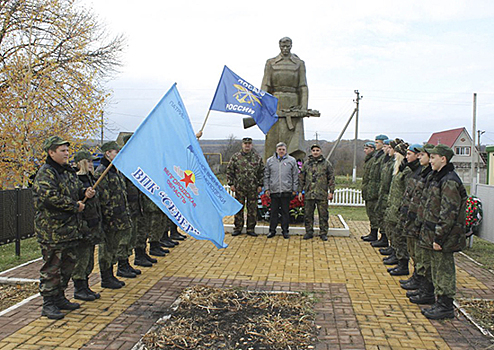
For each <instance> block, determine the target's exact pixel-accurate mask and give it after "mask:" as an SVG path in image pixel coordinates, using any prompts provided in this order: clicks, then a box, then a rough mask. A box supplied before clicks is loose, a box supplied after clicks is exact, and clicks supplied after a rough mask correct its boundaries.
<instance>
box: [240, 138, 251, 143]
mask: <svg viewBox="0 0 494 350" xmlns="http://www.w3.org/2000/svg"><path fill="white" fill-rule="evenodd" d="M242 142H243V143H252V137H244V138H243V139H242Z"/></svg>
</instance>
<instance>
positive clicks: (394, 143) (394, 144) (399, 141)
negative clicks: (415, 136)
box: [389, 138, 403, 148]
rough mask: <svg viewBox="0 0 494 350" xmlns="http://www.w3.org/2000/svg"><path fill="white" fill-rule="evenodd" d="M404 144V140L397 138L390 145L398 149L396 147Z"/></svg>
mask: <svg viewBox="0 0 494 350" xmlns="http://www.w3.org/2000/svg"><path fill="white" fill-rule="evenodd" d="M402 142H403V140H402V139H400V138H396V139H394V140H391V141H389V145H390V146H391V147H393V148H395V147H396V145H398V144H400V143H402Z"/></svg>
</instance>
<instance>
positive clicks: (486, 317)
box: [457, 299, 494, 333]
mask: <svg viewBox="0 0 494 350" xmlns="http://www.w3.org/2000/svg"><path fill="white" fill-rule="evenodd" d="M457 302H458V303H459V304H460V306H461V307H462V308H463V309H465V311H466V312H468V313H469V314H470V316H472V317H473V318H474V319H475V320H476V321H477V322H478V323H479V324H480V325H481V326H482V327H484V328H485V329H487V330H488V331H490V332H491V333H492V332H493V331H494V300H485V299H458V300H457Z"/></svg>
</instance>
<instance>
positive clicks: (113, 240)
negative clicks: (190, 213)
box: [96, 141, 136, 289]
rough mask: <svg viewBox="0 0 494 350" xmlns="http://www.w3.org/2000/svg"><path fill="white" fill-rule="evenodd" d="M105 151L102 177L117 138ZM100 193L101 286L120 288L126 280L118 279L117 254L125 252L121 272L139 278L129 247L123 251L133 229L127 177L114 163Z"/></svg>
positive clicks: (99, 170) (98, 172)
mask: <svg viewBox="0 0 494 350" xmlns="http://www.w3.org/2000/svg"><path fill="white" fill-rule="evenodd" d="M101 150H102V151H103V154H104V157H103V158H102V159H101V164H100V165H99V166H98V168H97V169H96V176H97V177H100V176H101V175H102V174H103V172H104V171H105V170H106V169H107V168H108V167H109V166H110V163H111V162H112V161H113V159H114V158H115V157H116V156H117V154H118V151H119V150H120V146H119V145H118V144H117V143H116V142H115V141H109V142H106V143H104V144H103V145H102V146H101ZM98 192H99V193H100V203H101V214H102V217H103V221H102V223H103V232H104V234H103V239H102V242H101V243H100V245H99V250H98V255H99V266H100V273H101V286H102V287H103V288H110V289H118V288H122V287H123V286H124V285H125V282H123V281H120V280H118V279H117V278H116V277H115V276H114V274H113V265H114V264H115V262H116V261H117V254H119V253H120V254H123V255H124V256H122V255H120V256H119V260H118V267H119V272H120V274H119V275H120V276H122V275H123V272H125V276H122V277H130V278H132V277H136V274H135V273H133V272H132V271H131V270H130V265H128V256H127V250H124V249H121V250H119V244H120V241H121V240H122V239H126V237H129V236H130V234H131V233H130V232H131V229H132V222H131V219H130V213H129V206H128V203H127V190H126V188H125V180H124V176H123V175H122V174H121V173H120V172H119V171H118V170H117V169H116V168H115V167H114V166H111V167H110V169H109V171H108V172H107V174H106V175H105V176H104V177H103V178H102V180H101V182H100V184H99V187H98ZM123 257H125V260H123Z"/></svg>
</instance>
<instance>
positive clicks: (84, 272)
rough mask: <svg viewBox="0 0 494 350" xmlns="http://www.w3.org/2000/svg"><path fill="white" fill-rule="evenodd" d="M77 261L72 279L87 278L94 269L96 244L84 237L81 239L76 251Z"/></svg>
mask: <svg viewBox="0 0 494 350" xmlns="http://www.w3.org/2000/svg"><path fill="white" fill-rule="evenodd" d="M75 255H76V262H75V266H74V271H73V272H72V279H74V280H85V279H86V278H88V277H89V275H90V274H91V272H93V269H94V244H93V243H91V242H89V241H87V240H85V239H83V240H81V241H80V243H79V245H78V246H77V250H76V252H75Z"/></svg>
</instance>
